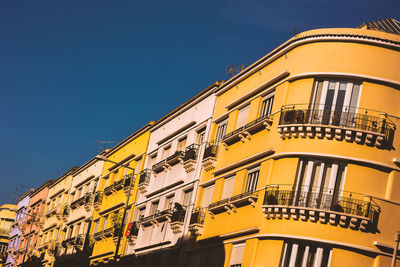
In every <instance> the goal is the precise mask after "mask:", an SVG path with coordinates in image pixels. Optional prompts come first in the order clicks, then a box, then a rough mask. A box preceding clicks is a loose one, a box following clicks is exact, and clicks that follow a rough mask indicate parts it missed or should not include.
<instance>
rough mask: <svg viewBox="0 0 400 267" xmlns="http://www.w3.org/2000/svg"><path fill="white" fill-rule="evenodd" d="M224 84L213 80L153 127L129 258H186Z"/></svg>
mask: <svg viewBox="0 0 400 267" xmlns="http://www.w3.org/2000/svg"><path fill="white" fill-rule="evenodd" d="M219 84H220V83H219V82H217V83H215V84H212V85H211V86H209V87H208V88H207V89H205V90H203V91H202V92H201V93H199V94H198V95H197V96H195V97H194V98H192V99H190V100H189V101H187V102H186V103H184V104H183V105H181V106H180V107H178V108H177V109H175V110H174V111H172V112H171V113H169V114H167V115H166V116H165V117H163V118H161V119H160V120H158V121H157V122H156V124H155V125H154V126H153V127H152V128H151V129H150V132H151V136H150V141H149V147H148V151H147V159H146V163H145V166H146V167H145V168H146V169H145V170H144V171H143V172H142V175H141V177H140V181H139V196H138V200H137V202H136V207H135V215H134V219H133V225H135V226H136V228H133V229H132V231H131V233H130V235H131V236H133V237H134V238H135V240H136V242H134V243H131V244H129V245H128V248H127V254H128V255H131V257H128V258H134V262H135V264H136V265H137V266H157V264H162V266H173V265H177V264H178V262H179V261H180V259H181V258H183V250H182V248H183V246H184V245H185V242H187V237H188V233H189V231H188V225H189V220H190V215H191V211H192V209H193V204H194V200H195V197H196V194H197V188H198V182H199V178H200V173H201V160H200V159H201V157H202V154H203V150H204V145H205V143H206V139H207V136H208V134H209V129H210V125H211V121H212V112H213V107H214V104H215V95H214V90H215V89H216V88H217V87H218V86H219ZM132 256H134V257H132Z"/></svg>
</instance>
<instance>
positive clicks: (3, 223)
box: [0, 204, 17, 266]
mask: <svg viewBox="0 0 400 267" xmlns="http://www.w3.org/2000/svg"><path fill="white" fill-rule="evenodd" d="M16 211H17V205H13V204H3V205H1V206H0V266H3V264H4V263H5V262H6V260H7V248H8V242H9V237H10V231H11V228H12V227H11V226H12V224H13V222H14V220H15V214H16Z"/></svg>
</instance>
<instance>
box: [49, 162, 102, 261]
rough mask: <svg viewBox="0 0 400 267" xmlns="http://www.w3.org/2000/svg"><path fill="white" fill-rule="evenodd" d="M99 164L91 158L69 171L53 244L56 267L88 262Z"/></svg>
mask: <svg viewBox="0 0 400 267" xmlns="http://www.w3.org/2000/svg"><path fill="white" fill-rule="evenodd" d="M103 164H104V162H103V161H99V160H97V159H95V158H94V159H91V160H90V161H88V162H87V163H85V164H84V165H82V166H81V167H79V168H78V169H77V170H75V171H74V172H73V173H72V177H71V180H72V181H71V183H72V185H71V189H70V194H69V197H68V198H69V200H68V201H67V203H65V204H66V205H65V206H64V207H62V210H63V213H62V215H61V218H62V220H63V222H64V226H63V228H62V233H61V237H59V238H58V239H57V242H56V247H55V253H54V256H55V265H56V266H88V265H89V256H90V255H91V247H90V246H89V245H90V236H89V230H90V225H91V222H92V216H93V201H94V196H95V192H96V189H97V185H98V182H99V179H100V176H101V172H102V170H103Z"/></svg>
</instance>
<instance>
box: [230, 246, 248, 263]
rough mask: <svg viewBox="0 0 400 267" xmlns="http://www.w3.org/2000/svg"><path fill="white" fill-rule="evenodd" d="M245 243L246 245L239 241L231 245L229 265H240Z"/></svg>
mask: <svg viewBox="0 0 400 267" xmlns="http://www.w3.org/2000/svg"><path fill="white" fill-rule="evenodd" d="M245 245H246V243H240V244H235V245H233V248H232V254H231V260H230V263H229V267H240V266H242V261H243V254H244V248H245Z"/></svg>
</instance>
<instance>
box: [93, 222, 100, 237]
mask: <svg viewBox="0 0 400 267" xmlns="http://www.w3.org/2000/svg"><path fill="white" fill-rule="evenodd" d="M98 229H99V220H96V221H94V230H93V234H95V233H97V230H98Z"/></svg>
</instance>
